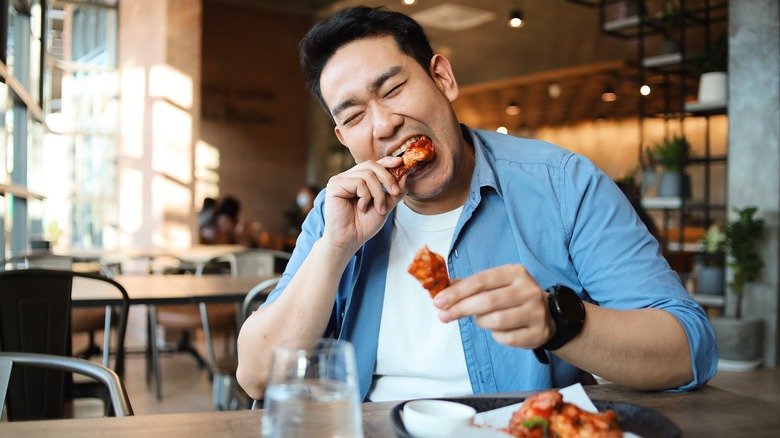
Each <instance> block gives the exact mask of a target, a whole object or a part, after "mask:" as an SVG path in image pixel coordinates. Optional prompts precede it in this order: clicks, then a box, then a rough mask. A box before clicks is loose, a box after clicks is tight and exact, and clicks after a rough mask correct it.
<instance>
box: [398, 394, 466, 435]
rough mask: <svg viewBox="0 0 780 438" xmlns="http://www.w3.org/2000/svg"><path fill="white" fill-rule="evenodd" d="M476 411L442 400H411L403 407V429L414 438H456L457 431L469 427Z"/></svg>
mask: <svg viewBox="0 0 780 438" xmlns="http://www.w3.org/2000/svg"><path fill="white" fill-rule="evenodd" d="M476 413H477V410H476V409H474V408H472V407H471V406H467V405H464V404H461V403H455V402H450V401H444V400H413V401H410V402H407V403H406V404H405V405H404V410H403V421H404V427H405V428H406V431H407V432H409V434H410V435H411V436H413V437H415V438H440V437H452V436H457V431H458V430H459V429H463V428H467V427H469V426H470V425H471V420H472V419H473V418H474V415H475V414H476Z"/></svg>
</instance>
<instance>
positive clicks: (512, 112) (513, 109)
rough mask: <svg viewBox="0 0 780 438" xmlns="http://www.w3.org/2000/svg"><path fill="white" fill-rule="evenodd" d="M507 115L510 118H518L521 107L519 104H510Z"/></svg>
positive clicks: (507, 107)
mask: <svg viewBox="0 0 780 438" xmlns="http://www.w3.org/2000/svg"><path fill="white" fill-rule="evenodd" d="M504 111H506V114H507V115H508V116H516V115H518V114H520V105H518V104H517V102H514V101H512V102H509V104H508V105H507V106H506V110H504Z"/></svg>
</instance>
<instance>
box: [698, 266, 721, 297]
mask: <svg viewBox="0 0 780 438" xmlns="http://www.w3.org/2000/svg"><path fill="white" fill-rule="evenodd" d="M723 279H724V271H723V267H721V266H704V265H699V266H697V267H696V293H698V294H707V295H723V291H724V288H723Z"/></svg>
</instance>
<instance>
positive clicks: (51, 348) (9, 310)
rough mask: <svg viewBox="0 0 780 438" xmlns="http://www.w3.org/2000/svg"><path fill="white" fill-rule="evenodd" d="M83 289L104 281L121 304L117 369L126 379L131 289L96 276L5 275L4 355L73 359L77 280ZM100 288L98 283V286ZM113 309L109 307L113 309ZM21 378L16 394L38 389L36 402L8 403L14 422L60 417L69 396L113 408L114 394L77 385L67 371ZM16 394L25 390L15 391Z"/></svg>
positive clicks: (108, 318) (108, 317)
mask: <svg viewBox="0 0 780 438" xmlns="http://www.w3.org/2000/svg"><path fill="white" fill-rule="evenodd" d="M77 278H78V279H79V282H80V284H83V285H85V286H86V285H88V284H89V282H99V284H100V285H101V286H102V287H101V290H104V291H105V293H108V294H115V298H113V299H112V300H111V301H115V302H116V301H118V302H120V303H121V305H120V311H119V322H118V323H117V324H116V326H117V330H116V331H117V334H116V344H117V346H116V355H115V363H114V369H115V370H116V373H117V374H118V375H120V376H121V375H122V372H123V369H124V337H125V331H126V328H127V312H128V307H129V300H128V296H127V292H126V291H125V289H124V288H123V287H122V286H121V285H120V284H119V283H117V282H115V281H113V280H111V279H109V278H106V277H102V276H99V275H95V274H87V273H80V272H72V271H58V270H46V269H26V270H18V271H5V272H0V350H2V351H3V352H23V353H43V354H53V355H58V356H69V355H70V353H71V351H70V350H71V319H70V316H71V304H72V300H71V296H72V293H73V291H74V279H77ZM94 284H95V283H93V285H94ZM110 307H111V306H106V308H107V310H110ZM111 327H112V312H111V311H107V312H106V313H105V326H104V330H105V333H106V336H105V337H104V354H103V362H104V363H103V365H104V366H108V364H109V354H108V352H109V351H110V348H111V346H110V342H111ZM38 371H39V372H32V371H31V372H26V373H23V374H19V375H15V376H13V377H14V378H13V379H12V380H11V385H12V389H16V388H27V389H34V391H32V392H30V394H33V395H35V397H31V396H28V397H27V398H23V397H22V396H19V397H22V398H17V397H16V396H15V397H12V398H9V400H8V416H9V419H11V420H15V419H33V418H59V417H61V416H62V408H63V404H62V401H63V399H64V398H65V395H66V393H65V391H64V389H63V388H65V386H64V385H66V384H67V389H68V391H67V396H68V397H69V398H70V397H85V396H93V397H94V396H97V397H100V398H102V399H103V400H104V402H105V403H106V408H107V409H109V408H110V406H109V403H108V401H109V395H108V394H107V393H106V392H105V388H103V387H101V386H98V385H95V384H94V382H90V383H79V384H78V385H74V384H71V380H70V379H71V375H68V379H67V380H65V376H64V374H63V373H62V372H58V371H51V370H38ZM12 393H13V394H17V395H18V394H24V393H25V391H21V392H20V391H19V390H14V391H12Z"/></svg>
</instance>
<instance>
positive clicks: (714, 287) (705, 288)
mask: <svg viewBox="0 0 780 438" xmlns="http://www.w3.org/2000/svg"><path fill="white" fill-rule="evenodd" d="M701 243H702V247H703V250H704V252H703V253H702V254H700V256H699V257H698V260H697V263H696V269H695V270H696V272H695V277H696V292H697V293H701V294H708V295H723V290H724V288H723V280H724V269H723V268H724V264H725V259H726V233H725V231H723V228H722V227H721V226H720V225H719V224H717V223H715V224H712V225H710V226H709V228H707V231H706V232H705V233H704V237H703V238H702V240H701Z"/></svg>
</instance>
